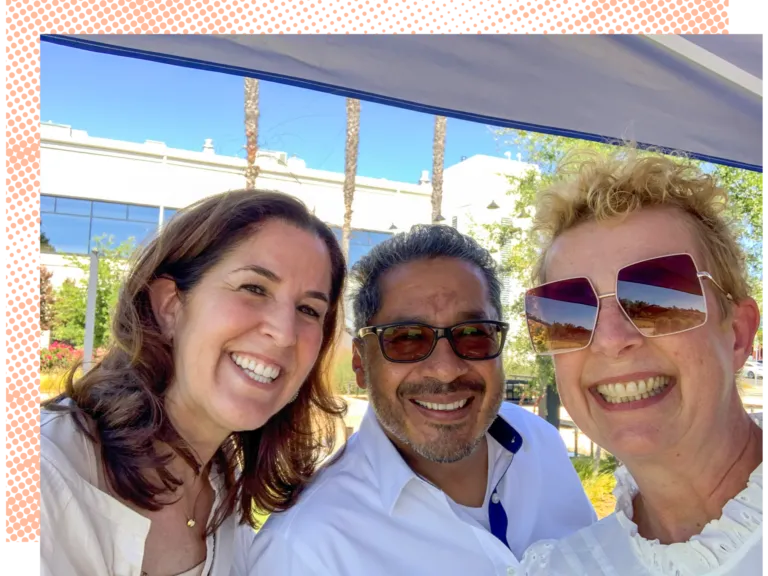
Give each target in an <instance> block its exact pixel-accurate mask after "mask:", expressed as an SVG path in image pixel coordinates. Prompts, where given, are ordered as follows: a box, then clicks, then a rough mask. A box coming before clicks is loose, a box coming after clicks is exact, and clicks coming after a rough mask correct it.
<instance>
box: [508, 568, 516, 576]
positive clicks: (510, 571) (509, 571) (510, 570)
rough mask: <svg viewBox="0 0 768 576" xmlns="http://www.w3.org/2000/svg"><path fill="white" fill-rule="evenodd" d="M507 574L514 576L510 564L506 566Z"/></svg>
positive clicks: (513, 570)
mask: <svg viewBox="0 0 768 576" xmlns="http://www.w3.org/2000/svg"><path fill="white" fill-rule="evenodd" d="M507 576H515V569H514V567H512V566H507Z"/></svg>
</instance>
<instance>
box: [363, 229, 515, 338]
mask: <svg viewBox="0 0 768 576" xmlns="http://www.w3.org/2000/svg"><path fill="white" fill-rule="evenodd" d="M434 258H456V259H458V260H463V261H465V262H469V263H470V264H474V265H475V266H477V267H478V268H479V269H480V271H481V272H482V273H483V276H484V277H485V281H486V283H487V284H488V298H489V299H490V301H491V304H492V305H493V308H494V310H495V311H496V313H497V314H498V319H501V317H502V312H501V281H500V280H499V277H498V275H497V272H496V263H495V262H494V260H493V258H492V257H491V254H490V253H489V252H488V250H486V249H485V248H483V247H482V246H480V244H478V243H477V241H475V240H474V239H473V238H470V237H469V236H466V235H464V234H462V233H461V232H459V231H458V230H456V229H455V228H452V227H451V226H437V225H426V224H419V225H416V226H414V227H413V228H411V230H410V232H407V233H404V234H397V235H395V236H393V237H392V238H390V239H388V240H385V241H384V242H382V243H381V244H378V245H376V246H374V247H373V249H372V250H371V251H370V252H368V254H366V255H365V256H363V257H362V258H361V259H360V260H359V261H358V262H357V264H355V265H354V266H353V267H352V270H351V274H350V280H351V282H350V284H351V286H352V287H353V290H352V309H353V311H354V316H355V334H357V332H358V330H360V328H363V327H365V326H367V325H368V323H369V322H370V320H371V318H373V317H374V316H375V315H376V312H378V311H379V308H380V307H381V292H380V280H381V277H382V275H383V274H384V273H385V272H386V271H387V270H391V269H392V268H394V267H395V266H398V265H400V264H407V263H408V262H414V261H417V260H429V259H434Z"/></svg>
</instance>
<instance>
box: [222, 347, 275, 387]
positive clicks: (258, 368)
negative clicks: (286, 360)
mask: <svg viewBox="0 0 768 576" xmlns="http://www.w3.org/2000/svg"><path fill="white" fill-rule="evenodd" d="M230 358H232V362H234V363H235V364H237V365H238V366H240V368H242V369H243V372H245V374H246V376H248V377H249V378H250V379H251V380H256V382H261V383H262V384H269V383H270V382H272V381H273V380H274V379H275V378H277V377H278V376H279V375H280V367H279V366H272V365H270V364H264V363H263V362H259V361H258V360H254V359H253V358H248V357H247V356H240V355H239V354H230Z"/></svg>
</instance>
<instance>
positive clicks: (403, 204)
mask: <svg viewBox="0 0 768 576" xmlns="http://www.w3.org/2000/svg"><path fill="white" fill-rule="evenodd" d="M40 150H41V151H40V155H41V202H40V204H41V232H42V233H43V234H44V235H45V237H46V238H47V239H48V241H49V242H50V244H51V246H52V250H46V251H44V252H43V254H41V264H43V265H44V266H45V267H46V268H48V269H49V270H51V271H52V272H53V278H52V283H53V285H54V286H55V287H58V286H60V285H61V283H62V282H63V281H64V280H65V279H66V278H72V279H77V278H79V277H80V276H81V274H82V273H81V272H80V271H79V270H78V269H77V268H74V267H72V266H71V265H68V262H67V258H66V255H70V254H81V255H86V254H87V253H88V252H89V250H90V249H91V248H92V246H93V239H94V238H97V237H99V236H102V235H104V234H106V235H113V236H114V239H115V241H116V243H120V242H121V241H123V240H126V239H128V238H129V237H133V238H135V239H136V240H137V241H139V242H140V241H142V240H144V239H145V238H147V237H149V236H151V235H152V234H154V233H155V232H156V231H157V229H158V227H159V226H161V225H162V223H163V221H164V220H167V219H168V218H169V217H171V216H172V215H173V214H174V213H175V212H176V210H178V209H180V208H184V207H186V206H188V205H190V204H192V203H193V202H195V201H197V200H199V199H201V198H204V197H206V196H209V195H212V194H216V193H219V192H223V191H226V190H234V189H240V188H242V187H243V186H244V184H245V176H244V172H245V166H246V162H245V159H243V158H238V157H231V156H221V155H219V154H216V152H215V150H214V145H213V143H212V142H211V141H210V140H206V142H205V143H204V144H203V146H202V150H201V151H197V152H196V151H189V150H180V149H175V148H169V147H167V146H166V145H165V144H164V143H162V142H155V141H151V140H148V141H146V142H144V143H143V144H137V143H134V142H124V141H118V140H111V139H107V138H96V137H93V136H89V135H88V133H87V132H85V131H83V130H76V129H73V128H71V127H69V126H63V125H57V124H51V123H43V124H41V145H40ZM257 164H258V166H259V177H258V179H257V182H256V187H257V188H259V189H267V190H277V191H280V192H284V193H287V194H291V195H293V196H295V197H297V198H299V199H301V200H302V201H303V202H304V203H305V204H306V205H307V206H308V207H309V208H310V209H311V210H314V211H315V213H316V214H317V216H318V217H320V218H321V219H322V220H323V221H325V222H327V223H328V224H329V225H331V226H332V227H334V228H335V229H336V232H337V234H338V236H339V238H340V237H341V225H342V222H343V215H344V201H343V190H342V187H343V182H344V175H343V174H342V173H338V172H329V171H326V170H315V169H312V168H307V166H306V164H305V163H304V161H303V160H300V159H299V158H295V157H294V158H289V157H287V155H286V153H284V152H273V151H266V150H261V151H259V154H258V156H257ZM529 168H530V165H529V164H525V163H523V162H520V161H519V160H518V161H514V160H511V159H509V158H495V157H491V156H481V155H478V156H472V157H471V158H468V159H465V160H462V161H461V162H459V163H458V164H456V165H454V166H450V167H448V168H446V169H445V171H444V183H443V204H442V212H443V217H444V218H445V224H452V225H454V226H455V227H457V228H458V229H460V230H461V231H463V232H468V231H470V229H471V223H475V224H482V223H487V222H490V221H493V220H497V219H498V218H500V217H502V216H506V215H507V214H510V213H511V211H512V207H513V205H514V198H512V197H510V196H508V195H507V191H508V190H509V188H510V185H509V181H508V179H507V176H510V175H511V176H521V175H523V174H524V173H525V171H526V170H527V169H529ZM427 174H428V173H427V172H426V171H424V172H423V173H422V175H421V178H419V180H418V182H417V183H408V182H394V181H391V180H385V179H376V178H366V177H362V176H358V177H357V180H356V185H355V200H354V205H353V210H354V211H353V215H352V227H353V229H354V231H353V235H352V238H351V244H350V261H351V262H350V263H351V264H352V263H354V262H355V261H357V260H358V259H359V258H360V257H361V256H362V255H363V254H365V253H366V252H368V250H370V248H371V247H372V246H374V245H375V244H377V243H379V242H381V241H383V240H385V239H386V238H388V237H389V236H390V235H391V234H392V233H393V232H396V231H398V230H400V231H403V230H408V229H409V228H410V227H411V226H412V225H414V224H418V223H428V222H430V220H431V198H430V197H431V193H432V187H431V183H430V182H429V180H428V178H427ZM414 176H415V175H414ZM491 202H495V203H496V205H498V206H499V207H500V208H499V209H495V210H489V209H488V205H489V204H491Z"/></svg>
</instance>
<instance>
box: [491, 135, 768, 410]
mask: <svg viewBox="0 0 768 576" xmlns="http://www.w3.org/2000/svg"><path fill="white" fill-rule="evenodd" d="M497 137H498V138H499V139H501V140H505V141H506V143H507V144H510V145H512V146H514V147H515V148H517V150H518V151H519V152H520V153H521V155H522V159H523V160H524V161H526V162H528V163H530V164H532V165H534V166H535V168H533V169H531V170H529V171H528V172H527V173H526V174H524V175H523V176H521V177H510V178H509V180H510V190H509V192H508V193H509V194H510V195H514V198H515V202H514V205H513V206H514V207H513V213H512V214H511V215H510V216H512V217H511V218H504V219H503V220H502V219H500V220H499V221H498V222H496V223H494V224H491V225H486V226H483V229H484V235H485V237H486V242H487V243H488V247H489V248H490V249H491V251H493V252H500V253H502V254H503V257H502V262H501V272H502V274H503V275H507V276H510V277H512V278H513V279H515V280H516V281H517V282H518V283H519V284H520V285H521V286H526V287H527V286H530V285H531V284H532V279H531V272H532V270H533V265H534V262H535V260H536V256H537V254H538V243H537V239H536V238H535V237H534V235H533V233H532V231H531V230H530V226H529V224H530V221H531V220H530V219H531V217H532V216H533V210H534V202H535V196H536V193H537V191H538V190H540V189H542V188H545V187H547V186H549V185H551V184H552V183H554V181H555V179H556V178H557V175H556V169H557V167H558V165H559V164H560V162H561V161H562V160H563V158H564V157H565V156H566V155H567V154H568V153H570V152H572V151H574V150H585V151H594V152H610V151H612V150H614V147H613V146H612V145H611V144H607V143H598V142H587V141H583V140H576V139H572V138H563V137H560V136H551V135H547V134H536V133H533V132H522V131H516V130H510V129H502V130H499V131H498V132H497ZM639 154H641V155H643V154H648V152H642V151H640V152H639ZM700 167H701V169H702V170H704V171H706V172H709V173H712V174H713V175H714V176H715V177H716V178H718V179H719V181H720V182H721V184H722V185H723V186H724V187H725V188H726V189H727V190H728V192H729V196H730V202H729V206H728V212H727V214H728V216H729V218H730V219H731V220H732V221H733V223H734V225H735V226H736V227H737V231H738V234H739V239H740V242H741V245H742V247H743V249H744V251H745V253H746V256H747V272H748V279H749V283H750V286H751V289H752V292H753V295H754V296H755V299H756V300H757V301H758V303H759V304H760V306H762V175H761V174H757V173H753V172H748V171H745V170H739V169H736V168H730V167H725V166H714V165H711V164H705V163H701V164H700ZM523 310H524V302H523V297H522V295H520V296H519V297H518V298H517V299H516V300H514V301H513V302H511V304H510V305H509V306H508V307H507V309H506V310H505V315H506V317H507V318H509V319H510V320H511V324H512V329H511V331H510V334H509V336H508V339H507V346H506V351H505V370H506V371H507V374H527V375H531V376H533V377H534V378H533V381H532V382H531V384H530V385H529V390H528V391H527V392H528V395H529V396H531V397H539V396H540V395H541V394H543V392H544V391H545V390H546V387H547V386H548V385H553V384H554V368H553V365H552V361H551V359H550V358H548V357H541V356H535V355H534V354H532V352H531V344H530V338H529V336H528V331H527V327H526V325H525V322H524V321H522V317H523ZM518 319H519V320H520V321H516V320H518ZM758 338H759V339H760V341H762V329H761V331H760V332H759V333H758Z"/></svg>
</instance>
